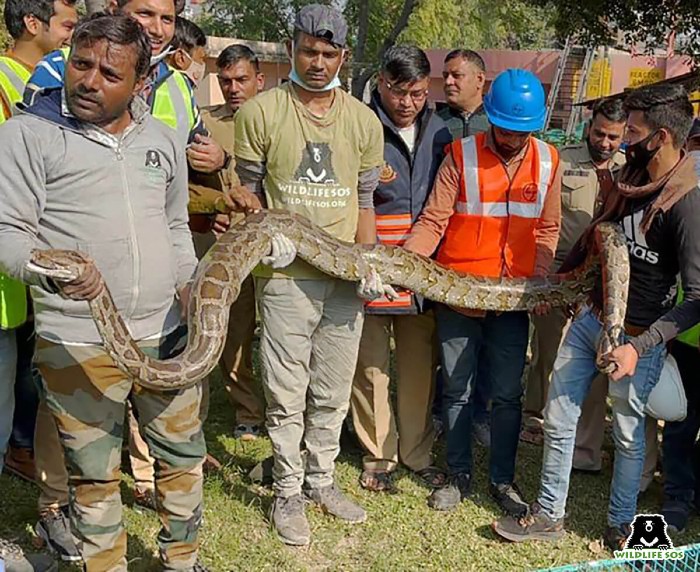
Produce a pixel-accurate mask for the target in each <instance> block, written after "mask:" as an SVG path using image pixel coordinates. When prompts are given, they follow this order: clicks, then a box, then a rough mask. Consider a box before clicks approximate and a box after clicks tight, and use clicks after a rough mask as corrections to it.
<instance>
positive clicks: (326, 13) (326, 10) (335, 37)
mask: <svg viewBox="0 0 700 572" xmlns="http://www.w3.org/2000/svg"><path fill="white" fill-rule="evenodd" d="M294 29H295V30H299V31H300V32H303V33H304V34H308V35H309V36H313V37H314V38H323V39H324V40H326V41H327V42H329V43H330V44H333V45H334V46H336V47H339V48H344V47H345V43H346V40H347V35H348V25H347V24H346V23H345V18H344V17H343V15H342V14H341V13H340V12H338V10H336V9H334V8H331V7H329V6H322V5H321V4H309V5H307V6H304V7H303V8H302V9H301V10H299V12H298V13H297V17H296V19H295V20H294Z"/></svg>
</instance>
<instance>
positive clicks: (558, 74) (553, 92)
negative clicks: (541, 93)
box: [543, 36, 571, 131]
mask: <svg viewBox="0 0 700 572" xmlns="http://www.w3.org/2000/svg"><path fill="white" fill-rule="evenodd" d="M570 53H571V36H567V37H566V41H565V42H564V48H563V49H562V51H561V55H560V56H559V61H558V62H557V69H556V71H555V72H554V79H553V80H552V87H551V88H550V90H549V95H548V96H547V115H546V117H545V121H544V129H543V131H547V129H549V122H550V121H551V120H552V113H553V112H554V105H555V104H556V102H557V98H558V97H559V90H560V88H561V80H562V79H563V77H564V70H566V64H567V62H568V61H569V54H570Z"/></svg>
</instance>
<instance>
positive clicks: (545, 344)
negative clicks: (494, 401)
mask: <svg viewBox="0 0 700 572" xmlns="http://www.w3.org/2000/svg"><path fill="white" fill-rule="evenodd" d="M531 320H532V324H533V326H534V331H533V335H532V341H531V348H532V363H531V365H530V371H529V373H528V377H527V381H526V386H525V404H524V411H523V412H524V414H525V418H526V422H527V418H534V419H538V420H539V419H542V411H543V410H544V406H545V405H546V402H547V391H548V389H549V381H550V378H551V375H552V369H553V367H554V361H555V360H556V358H557V352H558V351H559V346H560V345H561V342H562V340H563V339H564V336H565V335H566V331H567V330H568V328H569V324H570V320H569V318H568V316H567V315H566V313H565V311H564V309H563V308H554V309H552V311H551V312H550V313H549V314H547V315H546V316H534V315H532V316H531ZM607 395H608V379H607V376H605V375H602V374H601V375H598V377H596V378H595V379H594V380H593V383H592V384H591V389H590V392H589V393H588V397H586V400H585V401H584V402H583V406H582V408H581V417H580V419H579V422H578V429H577V431H576V449H575V451H574V464H573V466H574V468H576V469H582V470H589V471H593V470H599V469H600V467H601V447H602V445H603V437H604V435H605V411H606V402H605V399H606V397H607Z"/></svg>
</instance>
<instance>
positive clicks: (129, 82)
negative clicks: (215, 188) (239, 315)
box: [0, 14, 205, 572]
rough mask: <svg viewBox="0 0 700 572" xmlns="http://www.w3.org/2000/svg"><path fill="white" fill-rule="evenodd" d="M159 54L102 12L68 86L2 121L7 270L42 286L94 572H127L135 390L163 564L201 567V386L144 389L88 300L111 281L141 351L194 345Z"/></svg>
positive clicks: (77, 37) (60, 415) (184, 234)
mask: <svg viewBox="0 0 700 572" xmlns="http://www.w3.org/2000/svg"><path fill="white" fill-rule="evenodd" d="M149 60H150V46H149V43H148V39H147V38H146V36H145V34H144V33H143V30H142V28H141V27H140V26H139V25H138V24H137V23H136V22H135V21H134V20H133V19H132V18H129V17H126V16H123V15H121V16H109V15H106V14H95V15H94V16H92V17H90V18H88V19H86V20H85V21H83V22H82V23H81V24H80V25H79V26H78V27H77V28H76V31H75V34H74V36H73V43H72V46H71V50H70V54H69V57H68V61H67V65H66V69H65V86H64V87H62V88H57V89H53V90H46V91H43V92H42V93H41V94H40V95H39V96H38V97H37V98H36V102H35V104H34V105H32V106H30V107H29V108H27V109H26V110H25V112H24V113H23V114H21V115H19V116H17V117H13V118H12V119H10V120H9V121H7V122H6V123H5V124H4V125H3V126H2V127H0V130H1V131H2V133H1V136H2V137H3V138H8V139H11V140H13V141H18V142H20V143H21V144H17V145H13V146H11V147H10V146H8V147H6V148H3V149H2V150H1V151H0V155H1V157H0V159H1V160H0V193H2V197H0V205H1V206H0V241H2V244H3V248H2V249H0V268H1V269H2V270H3V271H4V272H6V273H8V274H9V275H10V276H13V277H14V278H17V279H20V280H22V281H23V282H25V283H27V284H29V285H30V286H31V293H32V298H33V300H34V302H35V308H36V329H37V336H38V338H39V339H38V342H37V351H36V363H37V365H38V366H39V369H40V370H41V375H42V380H43V389H44V394H45V401H46V404H47V406H48V408H49V409H50V411H51V415H52V416H53V418H54V420H55V422H56V424H57V425H58V428H59V435H60V440H61V441H60V444H61V446H62V448H63V449H64V451H65V455H66V460H67V465H68V469H69V472H70V481H69V482H70V489H71V495H70V505H71V510H70V516H71V532H72V534H73V535H74V536H75V538H76V541H77V546H78V550H79V552H80V556H81V558H82V560H83V562H84V567H85V570H87V571H89V572H91V571H100V572H102V571H104V570H111V571H126V570H127V561H126V538H127V535H126V530H125V529H124V527H123V523H122V507H121V498H120V481H121V479H120V472H119V466H120V459H121V446H122V435H123V429H124V425H123V420H124V415H125V408H126V402H127V400H129V401H131V403H132V404H133V406H134V408H135V410H136V411H137V413H138V415H139V418H140V419H141V421H142V429H143V431H144V435H145V437H146V439H147V441H148V445H149V449H150V450H151V451H152V454H153V455H154V457H155V458H156V488H157V490H158V495H159V502H158V512H159V516H160V519H161V522H162V529H161V531H160V533H159V535H158V541H159V551H160V557H161V562H162V564H163V567H164V569H166V570H190V571H200V570H203V567H202V566H201V565H200V564H199V563H198V561H197V550H198V540H197V534H198V529H199V525H200V523H201V518H202V496H203V495H202V461H203V458H204V454H205V443H204V435H203V432H202V426H201V420H200V418H199V407H200V402H201V398H202V388H201V385H195V386H193V387H191V388H188V389H184V390H178V391H173V392H167V393H157V392H153V391H149V390H146V389H144V388H140V387H139V388H137V387H136V386H135V384H134V383H133V380H131V379H129V378H128V377H127V376H126V375H125V374H123V373H122V372H121V371H119V369H118V368H117V366H116V365H115V364H114V361H113V360H112V359H111V358H110V357H109V356H108V355H107V353H106V352H105V350H104V349H103V347H102V344H101V338H100V335H99V333H98V331H97V328H96V326H95V323H94V320H93V318H92V316H91V313H90V309H89V305H88V301H89V300H93V299H94V298H95V297H97V296H98V295H99V294H100V293H101V291H102V290H103V289H104V288H105V284H106V285H107V286H108V287H109V289H110V292H111V294H112V297H113V299H114V301H115V304H116V306H117V309H118V311H119V313H120V315H121V316H122V317H123V318H124V319H125V321H126V326H127V328H128V330H129V331H130V332H131V333H132V335H133V337H134V339H135V340H137V343H138V344H139V345H140V346H141V347H142V348H143V350H144V352H146V353H147V354H149V355H152V356H157V357H160V358H167V357H169V356H171V355H173V354H175V353H177V352H178V351H179V350H180V349H181V348H182V347H183V346H184V344H185V338H186V336H185V332H184V328H183V327H182V325H181V314H182V309H183V308H186V306H187V300H188V297H189V284H190V282H191V280H192V275H193V273H194V269H195V267H196V264H197V260H196V258H195V256H194V249H193V248H192V241H191V236H190V232H189V229H188V228H187V171H186V161H185V158H184V150H183V149H182V148H181V146H180V144H179V142H178V140H177V136H176V133H175V132H173V131H172V130H171V129H168V128H167V127H165V126H164V125H163V124H162V123H161V122H159V121H157V120H155V119H154V118H153V117H152V116H151V115H150V114H149V113H148V106H147V105H145V104H144V102H143V100H142V99H141V98H139V97H137V94H138V93H140V92H141V90H142V88H143V83H144V82H145V81H146V78H147V74H148V68H149ZM96 193H98V194H99V200H95V197H96V196H97V195H96ZM95 221H99V229H98V228H96V226H95V224H96V223H95ZM76 247H77V249H78V250H80V251H82V252H84V253H86V254H88V255H89V256H90V263H89V264H88V265H86V267H85V268H84V270H83V272H82V273H81V275H80V276H79V277H78V278H76V279H75V280H72V281H70V282H60V281H54V280H50V279H47V278H46V277H44V276H42V275H41V274H37V273H35V272H33V270H32V266H31V265H30V264H28V262H29V261H30V257H31V253H32V251H33V250H34V249H42V250H43V249H50V248H57V249H69V250H72V249H76ZM98 269H99V273H98ZM100 274H101V276H100Z"/></svg>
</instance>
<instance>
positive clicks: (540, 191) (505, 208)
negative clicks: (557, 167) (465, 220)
mask: <svg viewBox="0 0 700 572" xmlns="http://www.w3.org/2000/svg"><path fill="white" fill-rule="evenodd" d="M534 141H535V143H536V145H537V152H538V156H539V162H538V165H537V167H538V170H539V173H538V174H537V177H536V180H537V195H536V197H535V200H534V201H533V202H520V201H509V202H503V201H499V202H487V201H484V200H482V198H481V185H479V158H478V156H477V150H476V145H477V139H476V137H468V138H467V139H463V140H462V162H463V163H462V164H463V165H464V187H463V188H462V189H461V191H460V197H459V199H461V200H458V201H457V204H456V205H455V210H456V211H457V212H458V213H460V214H469V215H475V216H492V217H506V216H508V214H512V215H515V216H519V217H523V218H540V216H541V215H542V208H543V207H544V200H545V198H546V197H547V190H548V189H549V183H550V179H551V178H552V167H553V164H552V153H551V152H550V150H549V145H547V144H546V143H544V142H543V141H539V140H538V139H534ZM465 199H466V200H465Z"/></svg>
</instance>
